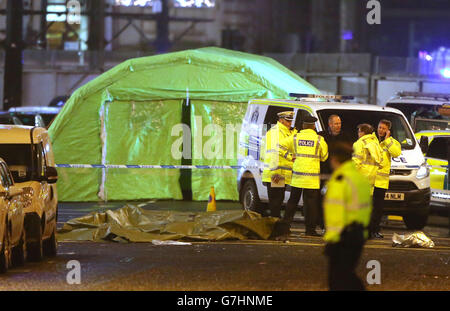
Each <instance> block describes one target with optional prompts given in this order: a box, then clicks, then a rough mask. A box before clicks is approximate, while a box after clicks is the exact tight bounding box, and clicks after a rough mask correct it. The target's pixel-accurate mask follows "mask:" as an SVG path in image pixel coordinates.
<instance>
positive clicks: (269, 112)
mask: <svg viewBox="0 0 450 311" xmlns="http://www.w3.org/2000/svg"><path fill="white" fill-rule="evenodd" d="M290 96H292V97H297V99H253V100H250V101H249V104H248V107H247V112H246V114H245V117H244V120H243V123H242V130H241V133H240V138H239V155H238V165H239V167H240V168H239V171H238V177H237V187H238V191H239V198H240V201H241V203H242V205H243V207H244V209H247V210H253V211H261V209H264V208H266V203H267V202H268V197H267V188H266V187H265V186H264V185H263V183H262V179H261V175H262V171H263V168H264V163H263V161H261V153H264V150H263V149H262V142H263V139H264V137H265V135H266V133H267V131H268V130H269V129H270V127H271V126H273V125H275V124H276V123H277V113H279V112H281V111H294V112H295V121H294V122H293V126H294V125H295V127H296V128H297V129H301V124H302V120H303V119H304V117H305V116H307V115H311V116H314V117H316V118H317V119H318V121H317V122H316V129H317V131H318V132H320V131H322V130H327V128H328V117H329V116H330V115H332V114H337V115H339V117H340V118H341V121H342V131H344V132H346V133H347V134H348V135H350V136H351V137H352V139H353V141H356V140H357V125H358V124H361V123H368V124H371V125H372V126H374V127H375V128H377V126H378V122H379V121H380V120H381V119H387V120H389V121H391V122H392V129H391V135H392V137H394V138H395V139H396V140H398V141H399V142H400V143H401V147H402V153H401V155H400V156H399V157H397V158H393V159H392V165H391V176H390V183H389V189H388V191H387V192H386V197H385V200H386V201H387V204H386V205H385V209H384V213H385V214H389V215H399V216H403V219H404V221H405V224H406V226H407V227H408V228H410V229H421V228H423V227H424V226H425V225H426V222H427V218H428V214H429V208H430V177H429V176H430V173H429V169H428V167H427V165H426V162H425V158H424V156H423V154H422V151H421V149H420V146H419V144H418V142H417V140H416V138H415V136H414V133H413V131H412V129H411V126H410V125H409V123H408V121H407V120H406V118H405V116H404V115H403V114H402V112H401V111H399V110H397V109H394V108H388V107H380V106H374V105H364V104H358V103H349V102H342V101H343V100H349V99H352V97H349V96H339V95H335V96H332V95H312V94H290ZM263 156H264V155H263ZM289 195H290V187H287V189H286V195H285V202H287V200H288V199H289Z"/></svg>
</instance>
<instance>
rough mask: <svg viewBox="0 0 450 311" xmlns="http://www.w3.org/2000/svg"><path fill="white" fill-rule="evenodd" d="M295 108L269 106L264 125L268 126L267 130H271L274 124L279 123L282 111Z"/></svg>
mask: <svg viewBox="0 0 450 311" xmlns="http://www.w3.org/2000/svg"><path fill="white" fill-rule="evenodd" d="M293 110H294V109H293V108H287V107H278V106H269V108H268V109H267V113H266V117H265V118H264V125H265V127H267V131H269V130H270V128H271V127H272V126H273V125H276V124H277V122H278V115H277V114H278V113H280V112H282V111H293Z"/></svg>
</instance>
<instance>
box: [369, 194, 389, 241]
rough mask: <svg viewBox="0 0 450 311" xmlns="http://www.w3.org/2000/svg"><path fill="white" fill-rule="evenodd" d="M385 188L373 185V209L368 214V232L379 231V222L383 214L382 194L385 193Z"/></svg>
mask: <svg viewBox="0 0 450 311" xmlns="http://www.w3.org/2000/svg"><path fill="white" fill-rule="evenodd" d="M386 191H387V190H386V189H383V188H378V187H375V188H374V190H373V198H372V200H373V201H372V202H373V209H372V214H371V215H370V225H369V231H370V233H376V232H380V222H381V217H382V216H383V207H384V196H385V194H386Z"/></svg>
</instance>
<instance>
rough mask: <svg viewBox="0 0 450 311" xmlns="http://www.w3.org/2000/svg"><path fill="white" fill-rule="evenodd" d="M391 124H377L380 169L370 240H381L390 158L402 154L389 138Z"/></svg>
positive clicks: (400, 149) (371, 220)
mask: <svg viewBox="0 0 450 311" xmlns="http://www.w3.org/2000/svg"><path fill="white" fill-rule="evenodd" d="M391 126H392V123H391V121H389V120H385V119H383V120H381V121H380V122H379V123H378V128H377V134H378V139H379V141H380V147H381V149H382V160H381V164H380V165H381V167H380V168H379V169H378V171H377V175H376V177H375V188H374V191H373V211H372V216H371V219H370V228H369V229H370V238H371V239H382V238H383V235H382V234H381V233H380V221H381V217H382V216H383V206H384V196H385V194H386V190H387V189H388V188H389V173H390V171H391V158H395V157H398V156H399V155H400V154H401V153H402V147H401V145H400V143H399V142H398V141H397V140H395V139H394V138H393V137H392V136H391Z"/></svg>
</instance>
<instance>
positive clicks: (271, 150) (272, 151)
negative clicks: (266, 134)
mask: <svg viewBox="0 0 450 311" xmlns="http://www.w3.org/2000/svg"><path fill="white" fill-rule="evenodd" d="M266 153H278V150H275V149H269V150H266Z"/></svg>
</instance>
